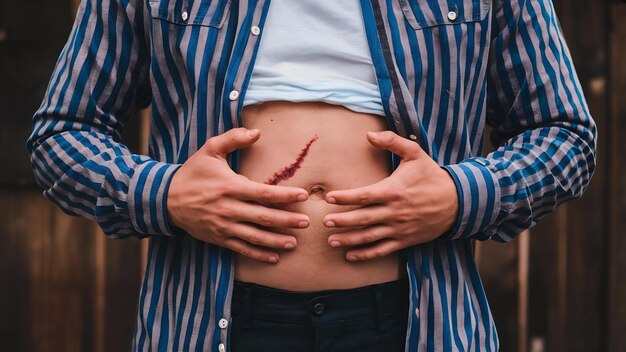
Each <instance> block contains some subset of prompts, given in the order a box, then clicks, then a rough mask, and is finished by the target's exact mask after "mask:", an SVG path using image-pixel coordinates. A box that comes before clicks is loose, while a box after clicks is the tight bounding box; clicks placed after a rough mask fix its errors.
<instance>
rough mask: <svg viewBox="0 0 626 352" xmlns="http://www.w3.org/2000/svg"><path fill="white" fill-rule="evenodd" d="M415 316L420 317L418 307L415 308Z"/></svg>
mask: <svg viewBox="0 0 626 352" xmlns="http://www.w3.org/2000/svg"><path fill="white" fill-rule="evenodd" d="M415 316H416V317H418V318H419V317H420V309H419V308H415Z"/></svg>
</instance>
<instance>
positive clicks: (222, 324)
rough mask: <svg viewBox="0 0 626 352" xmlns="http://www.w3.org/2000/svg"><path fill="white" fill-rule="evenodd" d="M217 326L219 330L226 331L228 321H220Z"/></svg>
mask: <svg viewBox="0 0 626 352" xmlns="http://www.w3.org/2000/svg"><path fill="white" fill-rule="evenodd" d="M217 325H219V327H220V329H226V328H227V327H228V320H226V319H220V321H219V322H218V323H217Z"/></svg>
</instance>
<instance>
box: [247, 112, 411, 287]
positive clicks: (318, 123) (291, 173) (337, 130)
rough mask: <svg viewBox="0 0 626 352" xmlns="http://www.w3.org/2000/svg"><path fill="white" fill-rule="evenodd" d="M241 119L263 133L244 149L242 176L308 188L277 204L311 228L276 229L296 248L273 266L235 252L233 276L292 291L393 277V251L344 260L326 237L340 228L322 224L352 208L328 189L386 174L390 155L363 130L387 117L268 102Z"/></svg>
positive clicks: (383, 124)
mask: <svg viewBox="0 0 626 352" xmlns="http://www.w3.org/2000/svg"><path fill="white" fill-rule="evenodd" d="M242 118H243V124H244V127H246V128H257V129H259V130H260V131H261V137H260V138H259V140H258V141H257V142H256V143H255V144H253V145H252V146H251V147H249V148H246V149H244V150H242V151H241V154H240V164H239V165H240V168H239V173H240V174H242V175H244V176H246V177H248V178H249V179H251V180H253V181H257V182H264V183H273V184H279V185H286V186H296V187H301V188H304V189H306V190H308V191H309V194H310V195H309V199H308V200H307V201H305V202H302V203H297V204H291V205H288V206H283V207H281V208H283V209H286V210H290V211H294V212H299V213H303V214H306V215H308V216H309V218H310V225H309V227H308V228H306V229H274V231H275V232H279V233H285V234H290V235H293V236H295V237H296V238H297V241H298V245H297V247H296V249H295V250H292V251H279V254H280V261H279V263H278V264H268V263H262V262H258V261H255V260H252V259H249V258H245V257H241V256H238V257H237V260H236V271H235V278H236V279H237V280H241V281H246V282H255V283H258V284H261V285H265V286H270V287H275V288H281V289H286V290H292V291H318V290H326V289H335V288H353V287H359V286H365V285H369V284H374V283H380V282H387V281H392V280H395V279H397V278H398V276H399V270H398V256H397V255H390V256H387V257H384V258H379V259H376V260H371V261H366V262H357V263H354V262H348V261H346V260H345V253H346V251H347V250H346V249H335V248H332V247H330V246H329V245H328V236H330V235H331V234H332V233H335V232H339V231H338V230H336V229H328V228H326V227H325V226H324V224H323V219H324V216H325V215H326V214H328V213H333V212H340V211H347V210H351V209H355V208H357V207H356V206H338V205H333V204H328V203H326V201H325V200H324V196H325V194H326V192H328V191H332V190H340V189H350V188H355V187H361V186H365V185H369V184H373V183H376V182H378V181H380V180H382V179H384V178H385V177H387V176H388V175H389V173H390V159H389V153H388V152H386V151H383V150H380V149H377V148H375V147H373V146H372V145H371V144H370V143H369V142H368V141H367V139H366V133H367V132H368V131H383V130H386V129H387V125H386V122H385V119H384V117H382V116H377V115H370V114H362V113H356V112H353V111H351V110H348V109H346V108H344V107H341V106H336V105H329V104H325V103H290V102H267V103H264V104H262V105H249V106H246V107H245V108H244V110H243V116H242ZM340 231H346V229H342V230H340Z"/></svg>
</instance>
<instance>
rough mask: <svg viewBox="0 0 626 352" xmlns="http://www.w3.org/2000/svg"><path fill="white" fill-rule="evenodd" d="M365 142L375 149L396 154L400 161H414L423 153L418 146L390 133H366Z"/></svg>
mask: <svg viewBox="0 0 626 352" xmlns="http://www.w3.org/2000/svg"><path fill="white" fill-rule="evenodd" d="M367 140H368V141H369V142H370V143H371V144H372V145H374V146H375V147H377V148H381V149H386V150H388V151H390V152H392V153H394V154H397V155H398V156H399V157H400V158H402V160H414V159H417V158H419V157H420V156H421V155H422V154H423V153H424V151H423V150H422V147H420V145H419V144H417V143H415V142H413V141H411V140H409V139H406V138H404V137H401V136H399V135H397V134H395V133H394V132H392V131H382V132H367Z"/></svg>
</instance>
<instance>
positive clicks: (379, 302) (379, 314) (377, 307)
mask: <svg viewBox="0 0 626 352" xmlns="http://www.w3.org/2000/svg"><path fill="white" fill-rule="evenodd" d="M373 290H374V314H375V316H374V321H375V322H376V331H377V332H378V334H380V333H382V330H383V329H382V327H383V322H382V319H383V317H384V315H385V312H384V309H383V294H382V292H380V289H379V288H378V287H374V288H373Z"/></svg>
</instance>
